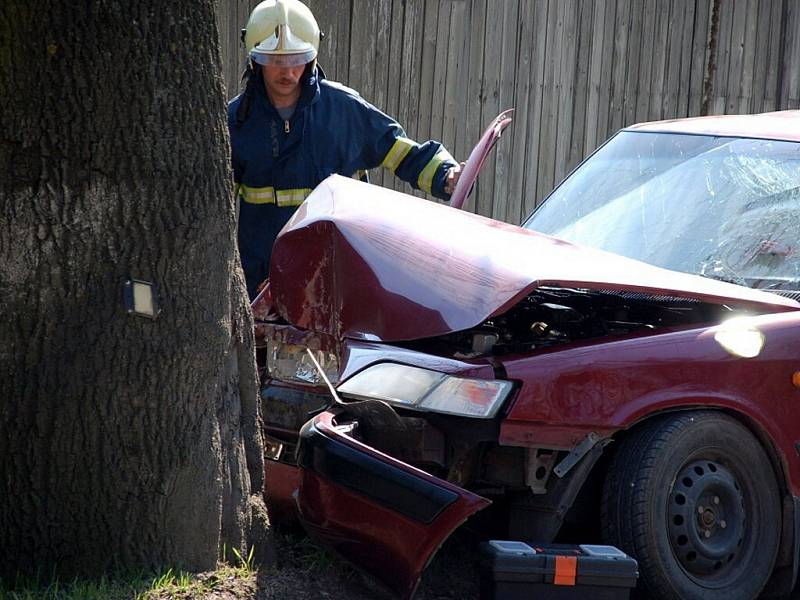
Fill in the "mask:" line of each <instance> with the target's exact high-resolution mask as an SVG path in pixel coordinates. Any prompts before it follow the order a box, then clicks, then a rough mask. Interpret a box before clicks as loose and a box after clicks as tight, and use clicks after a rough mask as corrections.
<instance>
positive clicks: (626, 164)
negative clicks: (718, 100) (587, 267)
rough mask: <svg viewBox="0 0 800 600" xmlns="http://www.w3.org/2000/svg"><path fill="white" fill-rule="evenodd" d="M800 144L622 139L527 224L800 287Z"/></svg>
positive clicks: (638, 135)
mask: <svg viewBox="0 0 800 600" xmlns="http://www.w3.org/2000/svg"><path fill="white" fill-rule="evenodd" d="M798 214H800V144H798V143H794V142H778V141H769V140H756V139H741V138H728V137H711V136H702V135H678V134H671V133H645V132H633V131H626V132H621V133H619V134H618V135H616V136H615V137H614V138H613V139H612V140H611V141H610V142H608V143H607V144H606V145H605V146H603V147H602V148H601V149H600V150H598V151H597V152H596V153H595V154H594V155H593V156H591V157H590V158H589V159H588V160H587V161H586V162H585V163H584V164H583V165H581V166H580V167H579V168H578V169H577V170H576V171H575V172H574V173H573V174H572V175H571V176H569V177H568V178H567V179H566V181H564V183H563V184H561V186H559V187H558V188H557V189H556V190H555V191H554V192H553V193H552V194H551V196H550V197H549V198H548V199H547V201H546V202H545V203H544V204H543V205H542V206H541V208H540V209H539V210H537V211H536V212H535V213H534V214H533V215H532V216H531V217H530V219H528V221H527V222H526V223H525V224H524V226H525V227H527V228H528V229H534V230H536V231H541V232H543V233H547V234H550V235H553V236H556V237H559V238H562V239H565V240H569V241H571V242H575V243H578V244H583V245H586V246H591V247H594V248H599V249H602V250H607V251H609V252H615V253H618V254H622V255H624V256H628V257H631V258H635V259H638V260H641V261H644V262H647V263H650V264H654V265H657V266H660V267H665V268H668V269H675V270H678V271H684V272H687V273H694V274H697V275H704V276H706V277H711V278H714V279H721V280H724V281H729V282H733V283H738V284H740V285H746V286H749V287H753V288H759V289H772V290H798V289H800V255H799V253H798V241H799V240H800V219H798V218H797V215H798Z"/></svg>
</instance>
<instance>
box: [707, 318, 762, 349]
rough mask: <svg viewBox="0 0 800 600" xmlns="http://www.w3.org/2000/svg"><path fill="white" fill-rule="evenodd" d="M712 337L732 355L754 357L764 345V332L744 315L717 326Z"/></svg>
mask: <svg viewBox="0 0 800 600" xmlns="http://www.w3.org/2000/svg"><path fill="white" fill-rule="evenodd" d="M714 339H715V340H717V343H719V345H720V346H722V347H723V348H725V350H727V351H728V352H729V353H731V354H733V355H734V356H740V357H742V358H755V357H756V356H758V355H759V354H760V353H761V349H762V348H763V347H764V334H763V333H761V331H759V330H758V327H756V326H755V325H753V324H752V323H751V322H750V321H749V320H748V319H747V318H746V317H739V318H733V319H730V320H728V321H725V322H724V323H722V324H721V325H719V326H718V327H717V331H716V332H715V333H714Z"/></svg>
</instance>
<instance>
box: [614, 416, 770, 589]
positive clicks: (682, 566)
mask: <svg viewBox="0 0 800 600" xmlns="http://www.w3.org/2000/svg"><path fill="white" fill-rule="evenodd" d="M601 525H602V533H603V538H604V539H605V541H606V543H608V544H611V545H614V546H617V547H619V548H620V549H621V550H623V551H624V552H626V553H627V554H629V555H631V556H633V557H634V558H635V559H636V560H637V561H638V562H639V587H640V588H641V587H644V588H646V591H647V596H646V597H647V598H653V599H654V600H655V599H657V600H689V599H694V598H697V599H701V598H702V599H703V600H752V599H754V598H757V597H758V594H759V592H760V591H761V590H762V589H763V587H764V586H765V585H766V583H767V580H768V579H769V577H770V574H771V573H772V569H773V566H774V564H775V558H776V555H777V552H778V544H779V541H780V531H781V509H780V497H779V494H778V486H777V483H776V480H775V475H774V472H773V469H772V465H771V464H770V461H769V459H768V458H767V456H766V454H765V452H764V450H763V449H762V448H761V445H760V444H759V442H758V440H756V438H755V437H754V436H753V435H752V434H751V433H750V431H749V430H748V429H746V428H745V427H744V426H743V425H742V424H740V423H739V422H738V421H736V420H735V419H733V418H731V417H729V416H727V415H725V414H722V413H718V412H708V411H706V412H699V411H698V412H694V411H693V412H686V413H676V414H672V415H668V416H666V417H661V418H659V419H657V420H655V421H653V422H651V423H648V424H646V425H644V426H643V428H642V429H640V430H638V431H636V432H634V433H633V434H632V435H631V436H629V437H628V438H627V439H625V440H624V441H623V442H622V444H621V445H620V447H619V449H618V451H617V453H616V454H615V456H614V458H613V459H612V462H611V464H610V465H609V470H608V474H607V476H606V481H605V485H604V487H603V498H602V504H601Z"/></svg>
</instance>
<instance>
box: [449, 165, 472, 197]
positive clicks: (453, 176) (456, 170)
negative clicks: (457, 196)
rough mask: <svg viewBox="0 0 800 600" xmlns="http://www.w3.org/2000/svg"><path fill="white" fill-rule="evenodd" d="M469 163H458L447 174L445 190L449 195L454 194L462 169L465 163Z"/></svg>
mask: <svg viewBox="0 0 800 600" xmlns="http://www.w3.org/2000/svg"><path fill="white" fill-rule="evenodd" d="M466 164H467V163H464V162H462V163H461V164H460V165H456V166H455V167H450V170H449V171H448V172H447V176H446V177H445V180H444V192H445V194H447V195H448V196H450V195H452V194H453V192H454V191H455V189H456V184H457V183H458V180H459V178H460V177H461V171H462V169H463V168H464V165H466Z"/></svg>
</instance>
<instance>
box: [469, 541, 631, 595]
mask: <svg viewBox="0 0 800 600" xmlns="http://www.w3.org/2000/svg"><path fill="white" fill-rule="evenodd" d="M638 576H639V572H638V565H637V563H636V561H635V560H634V559H633V558H631V557H630V556H628V555H627V554H625V553H624V552H622V551H621V550H618V549H617V548H615V547H614V546H594V545H577V546H575V545H563V544H548V545H542V546H539V545H536V544H534V545H528V544H525V543H523V542H513V541H501V540H493V541H490V542H486V543H483V544H481V547H480V598H481V600H573V599H579V598H580V599H588V598H591V599H592V600H624V599H626V598H628V596H629V595H630V591H631V590H632V589H633V588H634V587H636V580H637V578H638Z"/></svg>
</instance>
